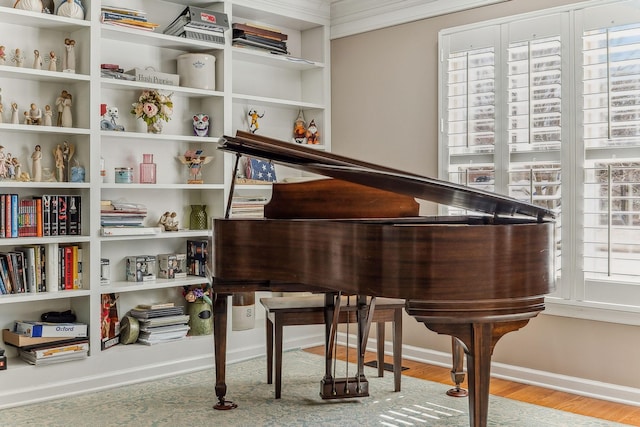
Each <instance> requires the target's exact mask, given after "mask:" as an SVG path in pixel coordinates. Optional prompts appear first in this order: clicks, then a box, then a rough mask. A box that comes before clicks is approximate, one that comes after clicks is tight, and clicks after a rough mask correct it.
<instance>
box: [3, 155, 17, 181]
mask: <svg viewBox="0 0 640 427" xmlns="http://www.w3.org/2000/svg"><path fill="white" fill-rule="evenodd" d="M5 162H6V163H7V178H9V179H16V166H15V164H14V162H13V156H12V155H11V153H7V158H6V159H5Z"/></svg>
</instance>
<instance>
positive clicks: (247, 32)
mask: <svg viewBox="0 0 640 427" xmlns="http://www.w3.org/2000/svg"><path fill="white" fill-rule="evenodd" d="M232 28H233V39H232V44H233V46H238V47H251V48H256V49H260V50H266V51H268V52H271V53H281V54H285V55H287V54H288V53H289V52H288V50H287V35H286V34H284V33H281V32H279V31H277V30H275V29H272V28H265V27H262V26H257V25H253V24H240V23H235V24H233V26H232Z"/></svg>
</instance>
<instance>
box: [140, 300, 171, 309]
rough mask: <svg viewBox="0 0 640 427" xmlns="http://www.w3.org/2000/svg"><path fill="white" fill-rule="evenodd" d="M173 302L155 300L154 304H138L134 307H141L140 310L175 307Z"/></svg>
mask: <svg viewBox="0 0 640 427" xmlns="http://www.w3.org/2000/svg"><path fill="white" fill-rule="evenodd" d="M175 305H176V304H175V303H174V302H157V303H154V304H138V305H137V306H136V309H141V310H157V309H159V308H171V307H175Z"/></svg>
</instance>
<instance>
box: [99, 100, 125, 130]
mask: <svg viewBox="0 0 640 427" xmlns="http://www.w3.org/2000/svg"><path fill="white" fill-rule="evenodd" d="M100 115H101V116H102V120H100V129H101V130H117V131H120V132H124V126H122V125H119V124H118V123H116V119H117V118H118V117H119V115H118V107H108V106H107V104H100Z"/></svg>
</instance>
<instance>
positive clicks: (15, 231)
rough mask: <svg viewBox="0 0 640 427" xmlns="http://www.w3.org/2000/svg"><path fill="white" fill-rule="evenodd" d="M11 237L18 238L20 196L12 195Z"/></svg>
mask: <svg viewBox="0 0 640 427" xmlns="http://www.w3.org/2000/svg"><path fill="white" fill-rule="evenodd" d="M11 237H18V195H17V194H12V195H11Z"/></svg>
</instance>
